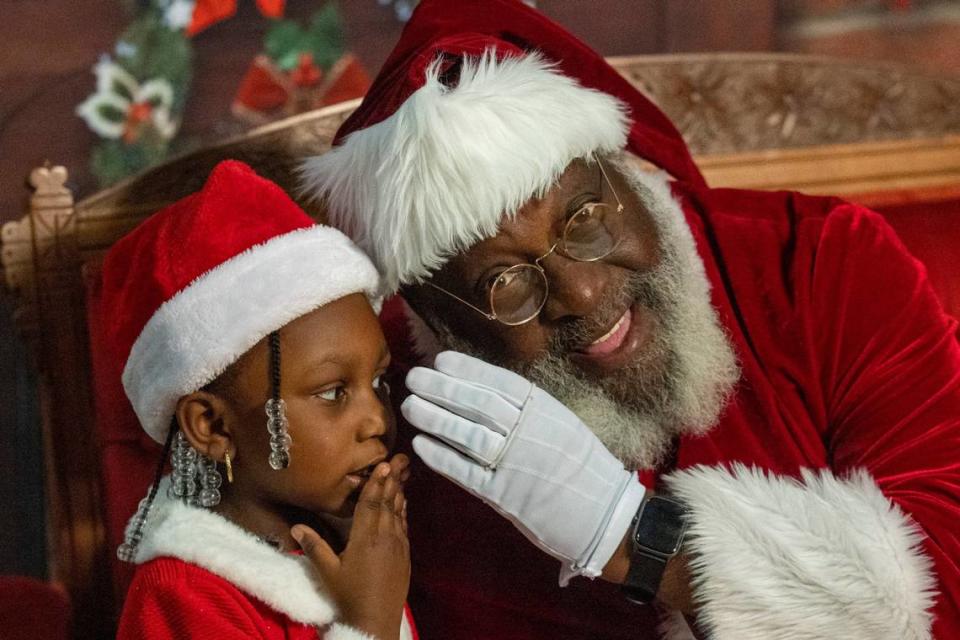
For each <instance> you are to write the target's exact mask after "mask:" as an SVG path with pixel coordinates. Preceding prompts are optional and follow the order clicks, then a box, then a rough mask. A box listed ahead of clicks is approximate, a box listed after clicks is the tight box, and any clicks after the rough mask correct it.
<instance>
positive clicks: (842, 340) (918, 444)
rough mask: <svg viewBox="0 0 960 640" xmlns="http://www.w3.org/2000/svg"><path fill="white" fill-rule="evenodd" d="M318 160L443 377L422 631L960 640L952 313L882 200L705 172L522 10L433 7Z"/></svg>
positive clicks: (432, 401) (422, 371) (424, 408)
mask: <svg viewBox="0 0 960 640" xmlns="http://www.w3.org/2000/svg"><path fill="white" fill-rule="evenodd" d="M636 158H641V159H643V160H646V161H647V162H648V163H649V164H652V165H653V166H654V167H655V168H656V169H657V170H658V171H655V172H651V171H645V170H641V169H640V168H638V163H637V162H635V160H636ZM303 179H304V185H305V188H306V189H309V190H311V191H312V192H313V193H314V194H316V195H317V196H318V197H322V198H324V199H325V201H326V203H327V206H328V209H329V212H330V217H331V222H332V223H334V224H335V225H337V226H339V227H341V228H342V229H344V230H345V231H346V232H348V233H349V234H351V235H352V237H353V238H354V239H355V240H356V241H357V242H358V243H359V244H360V245H361V246H362V247H363V248H364V249H365V250H366V251H367V252H368V253H369V254H370V255H371V256H372V258H373V259H374V261H375V262H376V264H377V265H378V267H379V268H380V270H381V272H382V274H383V275H384V277H385V280H386V282H387V286H388V287H389V288H390V290H391V291H399V292H400V293H401V294H402V296H403V298H404V300H406V302H407V303H408V304H409V312H410V318H411V323H412V325H413V326H414V327H415V328H416V329H417V331H416V333H417V336H418V349H419V352H420V354H421V355H422V356H424V361H425V362H424V363H425V364H428V365H430V367H432V368H430V367H416V368H413V369H412V371H410V373H409V375H408V376H407V385H408V387H409V389H410V391H411V392H412V395H410V396H409V397H408V398H407V400H406V401H405V402H404V404H403V413H404V416H405V417H406V418H407V420H408V421H409V422H410V423H411V424H412V425H414V426H416V427H418V428H419V429H421V430H422V431H423V432H425V433H422V434H421V435H418V436H417V437H416V438H415V439H414V440H413V442H412V444H413V448H414V450H415V451H416V452H417V453H418V454H419V456H420V458H421V459H422V460H423V461H424V462H425V463H426V464H427V465H428V466H429V467H431V468H432V469H433V470H435V471H437V472H439V474H436V473H431V472H429V471H427V470H422V471H421V473H419V474H417V475H416V476H415V477H414V479H413V480H411V486H410V488H409V489H408V496H409V497H410V519H411V524H410V535H411V543H412V548H413V557H414V576H413V578H414V587H413V591H412V593H411V602H412V604H413V607H414V611H415V612H416V613H417V616H418V621H419V626H420V628H421V633H422V634H423V636H424V637H426V638H431V637H437V638H445V639H449V638H497V639H504V638H656V637H669V638H690V637H709V638H721V639H728V638H731V639H736V640H746V639H751V638H763V639H772V638H780V639H800V638H803V639H808V638H857V639H864V640H867V639H870V640H876V639H890V640H903V639H907V638H910V639H920V638H930V637H938V638H955V637H960V609H958V603H960V568H958V562H957V559H958V558H960V345H958V343H957V340H956V338H955V330H956V322H955V321H954V320H953V319H951V318H950V317H948V316H947V315H946V314H945V313H944V311H943V310H942V308H941V306H940V304H939V302H938V300H937V298H936V296H935V294H934V293H933V291H932V290H931V288H930V286H929V284H928V283H927V279H926V275H925V272H924V269H923V267H922V266H921V265H920V264H919V263H918V262H917V261H916V260H915V259H913V258H912V257H911V256H910V255H909V254H908V253H907V252H906V250H905V249H904V247H903V245H902V244H901V243H900V242H899V240H898V239H897V237H896V236H895V234H894V233H893V231H892V230H891V229H890V227H889V226H887V224H886V223H885V222H884V221H883V220H882V219H881V218H880V217H879V216H877V215H876V214H874V213H871V212H870V211H867V210H865V209H863V208H862V207H859V206H857V205H854V204H850V203H847V202H843V201H841V200H837V199H832V198H821V197H808V196H803V195H800V194H797V193H786V192H778V193H767V192H757V191H740V190H727V189H711V188H709V187H708V186H707V185H706V184H705V182H704V180H703V178H702V176H701V175H700V173H699V171H698V170H697V168H696V166H695V164H694V162H693V160H692V159H691V157H690V154H689V151H688V150H687V148H686V146H685V145H684V143H683V141H682V139H681V137H680V135H679V134H678V133H677V131H676V129H675V128H674V127H673V126H672V125H671V124H670V122H669V121H668V120H667V119H666V117H665V116H664V115H663V114H662V113H661V112H660V111H659V110H658V109H657V108H656V107H655V106H654V105H653V104H651V103H650V102H649V101H648V100H647V99H645V98H644V97H643V96H642V95H641V94H640V93H639V92H637V91H636V90H635V89H634V88H632V87H631V86H630V85H629V84H628V83H627V82H626V81H625V80H624V79H623V78H621V77H620V76H619V75H618V74H617V73H616V72H615V71H614V70H613V69H612V68H611V67H609V66H608V65H607V64H606V63H605V62H604V60H603V59H602V58H601V57H600V56H598V55H597V54H596V53H594V52H593V51H591V50H589V49H588V48H587V47H586V46H585V45H584V44H583V43H581V42H579V41H577V40H576V39H575V38H574V37H573V36H571V35H570V34H568V33H566V32H565V31H563V30H562V29H560V28H559V27H558V26H557V25H555V24H553V23H551V22H550V21H549V20H547V19H546V18H545V17H544V16H542V15H541V14H539V13H537V12H536V11H534V10H532V9H530V8H528V7H526V6H524V5H522V4H521V3H520V2H516V1H513V0H471V1H464V2H456V3H451V2H445V1H444V0H424V2H422V3H421V4H420V6H419V8H418V9H417V11H416V12H415V13H414V15H413V17H412V19H411V20H410V22H409V24H408V26H407V28H406V30H405V31H404V34H403V36H402V37H401V39H400V42H399V43H398V45H397V47H396V49H395V50H394V52H393V53H392V55H391V56H390V58H389V59H388V61H387V62H386V64H385V65H384V68H383V70H382V71H381V73H380V75H379V77H378V78H377V80H376V81H375V82H374V85H373V87H372V88H371V90H370V92H369V94H368V95H367V97H366V99H365V100H364V102H363V104H362V105H361V106H360V108H359V109H358V110H357V111H356V112H355V113H354V114H353V116H352V117H351V118H350V119H349V120H348V121H347V122H346V123H345V124H344V125H343V127H342V128H341V130H340V131H339V132H338V135H337V138H336V141H335V146H334V148H333V149H332V150H331V151H330V152H329V153H326V154H324V155H322V156H318V157H315V158H311V159H308V160H307V161H306V162H305V164H304V168H303ZM442 349H453V350H455V352H452V351H445V352H443V353H440V354H439V355H436V354H437V352H438V351H440V350H442ZM457 352H461V353H457ZM464 352H465V353H468V354H471V355H469V356H468V355H463V353H464ZM434 356H436V357H434ZM408 430H409V431H411V432H412V431H413V429H408ZM412 435H413V433H411V434H410V436H411V437H412ZM449 481H452V482H449ZM462 489H466V492H465V491H463V490H462ZM476 498H480V499H481V500H482V501H483V502H485V503H486V504H487V505H488V506H485V505H484V504H483V503H482V502H481V501H480V500H477V499H476ZM491 507H492V509H491ZM501 516H503V517H501ZM525 538H526V539H525ZM531 542H532V543H533V544H530V543H531ZM554 559H557V560H560V565H561V566H560V579H559V583H560V584H559V585H558V580H557V574H556V560H554ZM578 576H582V577H578ZM587 578H602V579H594V580H591V579H587Z"/></svg>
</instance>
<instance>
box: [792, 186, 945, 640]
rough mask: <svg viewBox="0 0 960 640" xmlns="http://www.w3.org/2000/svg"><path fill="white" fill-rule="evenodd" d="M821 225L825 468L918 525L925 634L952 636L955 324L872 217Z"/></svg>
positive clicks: (836, 218)
mask: <svg viewBox="0 0 960 640" xmlns="http://www.w3.org/2000/svg"><path fill="white" fill-rule="evenodd" d="M823 225H824V226H823V229H822V233H821V235H820V240H819V244H818V247H817V251H816V256H815V259H814V260H813V262H812V264H811V265H810V268H811V270H812V271H811V273H810V274H809V277H810V283H811V286H810V288H809V289H808V291H809V295H810V296H811V300H810V301H809V304H808V305H805V306H806V308H809V309H812V310H813V311H812V312H811V314H810V318H809V324H808V330H807V334H808V336H809V337H810V340H811V343H812V346H813V349H811V352H812V353H814V354H817V355H816V356H815V357H816V358H818V359H819V361H818V362H816V363H815V365H816V370H817V371H819V372H820V380H821V384H822V390H823V395H824V398H825V402H826V413H827V432H826V433H825V437H826V444H827V447H828V451H829V455H830V458H831V466H832V468H833V470H834V471H835V472H836V473H838V474H843V473H844V472H846V471H849V470H852V469H855V468H858V467H859V468H866V469H867V470H868V471H869V472H870V474H871V475H872V476H873V478H874V479H875V481H876V483H877V485H878V486H879V487H880V489H881V491H882V492H883V493H884V494H885V495H886V496H887V497H888V498H890V499H891V500H892V501H894V502H895V503H897V504H898V505H899V506H900V507H901V508H902V509H903V510H904V511H905V512H907V513H908V514H910V515H911V516H912V517H913V519H914V520H915V521H916V522H917V523H918V524H919V526H920V528H921V529H922V530H923V533H924V534H925V535H926V541H925V549H926V551H927V553H928V554H929V556H930V557H931V558H932V559H933V561H934V568H935V572H936V574H937V578H938V581H939V584H938V589H939V597H938V599H937V604H936V605H935V608H934V615H935V622H934V635H935V637H936V638H960V564H958V563H960V344H958V342H957V340H956V337H955V331H956V328H957V326H956V325H957V323H956V321H955V320H954V319H952V318H951V317H949V316H948V315H946V314H945V312H944V311H943V309H942V307H941V305H940V302H939V300H938V298H937V296H936V295H935V293H934V292H933V290H932V288H931V287H930V285H929V283H928V281H927V276H926V271H925V269H924V267H923V266H922V265H921V264H920V263H919V262H918V261H917V260H915V259H914V258H912V257H911V256H910V255H909V253H908V252H907V251H906V249H905V248H904V246H903V245H902V243H901V242H900V241H899V239H898V238H897V237H896V235H895V233H894V232H893V230H892V229H891V228H890V226H889V225H888V224H887V223H886V222H885V221H884V220H883V219H882V218H881V217H880V216H879V215H877V214H874V213H872V212H870V211H867V210H865V209H863V208H860V207H857V206H854V205H843V206H841V207H839V208H837V209H836V210H835V211H834V212H833V213H832V214H830V215H828V216H827V217H826V218H825V219H824V222H823Z"/></svg>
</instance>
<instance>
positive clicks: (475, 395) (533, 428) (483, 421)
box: [401, 351, 645, 586]
mask: <svg viewBox="0 0 960 640" xmlns="http://www.w3.org/2000/svg"><path fill="white" fill-rule="evenodd" d="M434 366H436V368H437V370H436V371H434V370H432V369H427V368H424V367H416V368H414V369H412V370H411V371H410V373H409V374H407V387H408V388H409V389H410V391H412V392H413V394H414V395H411V396H409V397H408V398H407V399H406V400H405V401H404V402H403V405H402V406H401V412H402V413H403V416H404V417H405V418H406V419H407V421H409V422H410V423H411V424H412V425H414V426H416V427H418V428H419V429H422V430H423V431H425V432H427V433H428V434H429V435H430V436H433V437H427V436H425V435H418V436H417V437H416V438H414V439H413V449H414V451H416V452H417V455H419V456H420V457H421V458H422V459H423V461H424V462H425V463H426V464H427V465H428V466H429V467H430V468H432V469H433V470H434V471H436V472H437V473H439V474H441V475H443V476H445V477H446V478H448V479H449V480H451V481H453V482H455V483H456V484H458V485H460V486H461V487H463V488H464V489H466V490H467V491H469V492H470V493H472V494H473V495H475V496H477V497H478V498H480V499H481V500H483V501H484V502H486V503H487V504H489V505H491V506H492V507H493V508H494V509H496V510H497V511H498V512H499V513H500V514H501V515H502V516H504V517H505V518H507V519H508V520H510V522H512V523H513V524H514V525H515V526H516V527H517V528H518V529H519V530H520V531H521V532H523V534H524V535H525V536H526V537H527V538H528V539H529V540H530V541H531V542H533V544H535V545H536V546H537V547H539V548H540V549H542V550H543V551H546V552H547V553H549V554H550V555H552V556H553V557H555V558H557V559H558V560H560V562H561V570H560V585H561V586H566V584H567V582H569V580H570V578H572V577H573V576H576V575H585V576H588V577H590V578H594V577H596V576H598V575H600V573H601V572H602V571H603V568H604V566H605V565H606V564H607V562H608V561H609V560H610V558H611V557H612V556H613V553H614V551H616V549H617V547H618V546H619V544H620V542H621V540H623V537H624V535H625V534H626V532H627V529H628V528H629V527H630V521H631V520H632V519H633V516H634V514H635V513H636V511H637V509H638V508H639V506H640V502H641V501H642V500H643V496H644V493H645V490H644V488H643V485H641V484H640V482H639V481H638V480H637V478H636V476H635V474H633V473H631V472H629V471H627V470H626V469H624V468H623V464H622V463H621V462H620V461H619V460H617V459H616V458H615V457H614V456H613V455H612V454H611V453H610V452H609V451H607V449H606V448H605V447H604V446H603V445H602V444H601V443H600V441H599V440H598V439H597V437H596V436H595V435H594V434H593V432H591V431H590V429H589V428H588V427H587V426H586V425H585V424H583V422H581V421H580V419H579V418H578V417H577V416H576V415H574V414H573V412H571V411H570V410H569V409H567V408H566V407H565V406H563V405H562V404H561V403H560V402H558V401H557V400H555V399H554V398H553V396H551V395H550V394H548V393H546V392H545V391H543V390H542V389H540V388H538V387H536V386H535V385H533V384H532V383H530V382H529V381H527V380H526V379H524V378H522V377H521V376H519V375H517V374H515V373H513V372H512V371H507V370H506V369H501V368H500V367H495V366H493V365H491V364H487V363H486V362H483V361H481V360H477V359H476V358H472V357H470V356H467V355H464V354H462V353H457V352H455V351H444V352H443V353H441V354H439V355H438V356H437V358H436V362H435V365H434Z"/></svg>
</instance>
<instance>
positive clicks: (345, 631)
mask: <svg viewBox="0 0 960 640" xmlns="http://www.w3.org/2000/svg"><path fill="white" fill-rule="evenodd" d="M323 640H377V639H376V638H374V637H373V636H371V635H369V634H366V633H364V632H362V631H358V630H357V629H354V628H353V627H348V626H346V625H343V624H335V625H333V626H331V627H330V629H328V630H327V631H326V632H325V633H324V634H323ZM400 640H413V632H412V631H411V630H410V621H409V620H408V619H407V615H406V612H404V615H403V620H402V621H401V623H400Z"/></svg>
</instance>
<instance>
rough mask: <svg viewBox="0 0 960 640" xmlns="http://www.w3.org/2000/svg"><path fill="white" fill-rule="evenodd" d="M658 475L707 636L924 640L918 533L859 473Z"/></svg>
mask: <svg viewBox="0 0 960 640" xmlns="http://www.w3.org/2000/svg"><path fill="white" fill-rule="evenodd" d="M667 482H668V486H669V487H670V489H671V491H672V492H673V493H674V494H675V495H677V496H678V497H679V498H681V499H682V500H683V501H685V502H686V503H687V504H688V505H689V507H690V509H691V522H690V528H689V530H688V542H687V544H686V549H687V552H688V553H689V554H690V566H691V570H692V573H693V575H694V578H693V588H694V598H695V602H696V604H697V606H698V615H699V619H700V622H701V624H702V626H703V627H704V628H705V629H706V630H707V632H708V634H709V637H711V638H719V639H721V640H726V639H736V640H753V639H757V640H759V639H763V640H813V639H814V638H846V639H848V640H861V639H862V640H921V639H926V638H930V627H931V622H932V620H931V614H930V612H929V609H930V607H931V606H932V604H933V597H934V584H935V582H934V577H933V574H932V569H931V563H930V560H929V559H928V558H927V557H926V556H925V555H924V554H923V551H922V549H921V547H920V543H921V539H922V534H921V533H920V531H919V529H918V528H917V526H916V525H915V524H914V523H913V521H912V520H910V518H909V517H908V516H907V515H905V514H904V513H903V512H902V511H901V510H900V509H899V508H898V507H897V506H896V505H894V504H893V503H891V501H890V500H889V499H888V498H886V497H885V496H884V495H883V494H882V493H881V492H880V489H879V488H878V487H877V485H876V484H875V482H874V481H873V479H872V478H871V477H870V475H869V474H867V473H866V472H865V471H858V472H855V473H853V474H852V475H851V476H850V477H848V478H844V479H839V478H837V477H835V476H834V475H833V474H832V473H831V472H830V471H828V470H823V471H820V472H818V473H814V472H811V471H804V472H803V474H802V480H796V479H794V478H789V477H784V476H777V475H773V474H767V473H765V472H763V471H760V470H757V469H752V468H751V469H748V468H746V467H744V466H742V465H736V466H734V467H733V468H732V470H728V469H726V468H722V467H704V466H700V467H694V468H692V469H689V470H684V471H679V472H675V473H673V474H671V476H669V477H668V478H667Z"/></svg>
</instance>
